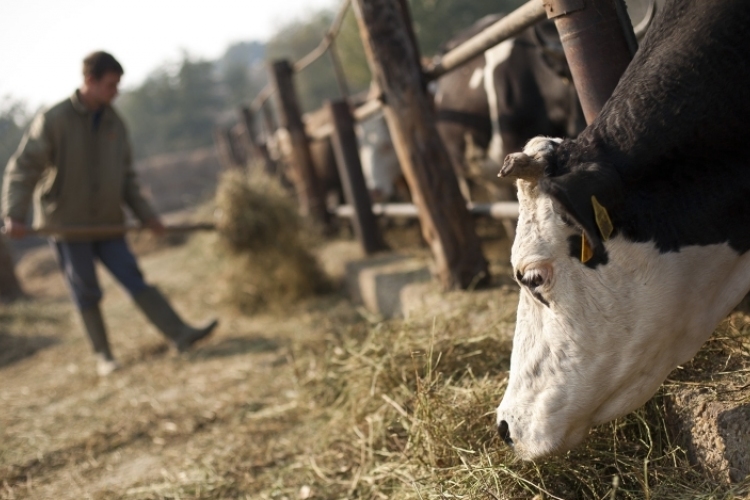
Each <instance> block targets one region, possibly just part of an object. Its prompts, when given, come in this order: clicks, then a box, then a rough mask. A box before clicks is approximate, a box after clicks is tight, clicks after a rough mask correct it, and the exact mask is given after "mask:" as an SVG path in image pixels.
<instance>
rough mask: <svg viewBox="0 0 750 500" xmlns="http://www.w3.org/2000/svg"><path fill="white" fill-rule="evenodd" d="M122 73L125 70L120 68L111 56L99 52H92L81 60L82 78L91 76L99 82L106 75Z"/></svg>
mask: <svg viewBox="0 0 750 500" xmlns="http://www.w3.org/2000/svg"><path fill="white" fill-rule="evenodd" d="M124 72H125V70H123V69H122V66H121V65H120V63H119V62H117V59H115V58H114V57H113V56H112V54H109V53H107V52H104V51H101V50H99V51H96V52H92V53H91V54H89V55H87V56H86V59H84V60H83V76H84V78H85V77H87V76H89V75H91V76H93V77H94V78H95V79H96V80H101V78H102V77H103V76H104V75H105V74H106V73H117V74H118V75H122V74H123V73H124Z"/></svg>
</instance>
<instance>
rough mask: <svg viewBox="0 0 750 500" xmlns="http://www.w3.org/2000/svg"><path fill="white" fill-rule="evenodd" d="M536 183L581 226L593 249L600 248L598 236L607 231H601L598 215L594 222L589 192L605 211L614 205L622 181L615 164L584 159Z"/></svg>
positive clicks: (619, 192) (618, 202) (600, 240)
mask: <svg viewBox="0 0 750 500" xmlns="http://www.w3.org/2000/svg"><path fill="white" fill-rule="evenodd" d="M539 187H540V189H541V190H542V192H543V193H545V194H547V195H549V196H550V197H551V198H552V200H553V201H554V202H555V204H556V205H557V206H558V208H559V209H561V210H562V211H563V212H564V213H565V214H566V215H567V216H568V217H570V218H571V219H572V220H573V221H574V222H575V223H576V224H578V225H579V226H580V227H581V228H582V229H583V232H584V233H585V234H586V239H587V241H588V242H589V244H590V245H591V247H592V249H593V250H594V253H599V252H603V251H604V245H603V241H602V240H603V239H607V238H608V237H609V236H610V234H602V232H601V231H602V230H601V229H600V227H601V215H600V222H599V224H597V217H596V213H595V209H594V205H595V203H592V196H593V197H595V199H596V203H598V204H599V205H601V207H603V208H604V209H605V211H606V212H608V213H610V214H611V213H613V212H614V211H615V210H616V209H617V207H618V205H619V204H620V203H621V202H622V199H623V184H622V180H621V179H620V175H619V174H618V173H617V171H616V170H615V168H614V167H612V165H609V164H606V163H586V164H583V165H579V166H578V167H577V168H576V169H575V170H573V171H571V172H569V173H567V174H564V175H560V176H557V177H545V178H543V179H541V180H540V181H539Z"/></svg>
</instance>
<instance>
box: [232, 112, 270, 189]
mask: <svg viewBox="0 0 750 500" xmlns="http://www.w3.org/2000/svg"><path fill="white" fill-rule="evenodd" d="M239 114H240V123H242V125H243V127H244V136H243V137H244V139H245V145H246V147H247V149H248V150H249V151H250V152H251V157H254V158H256V159H257V160H259V161H260V162H261V163H262V164H263V169H264V170H265V172H266V173H267V174H272V173H273V172H275V170H276V169H275V166H274V162H273V160H272V159H271V155H269V154H268V148H267V147H266V145H265V143H263V142H260V141H258V138H257V136H256V135H255V114H254V113H253V111H252V110H251V109H250V107H249V106H242V107H241V108H240V109H239Z"/></svg>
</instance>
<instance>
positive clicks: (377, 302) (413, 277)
mask: <svg viewBox="0 0 750 500" xmlns="http://www.w3.org/2000/svg"><path fill="white" fill-rule="evenodd" d="M431 279H432V274H431V273H430V270H429V267H428V265H427V263H426V261H425V260H423V259H418V258H415V257H407V256H404V255H399V254H383V255H379V256H375V257H369V258H365V259H360V260H356V261H352V262H348V263H347V264H346V287H347V291H348V293H349V295H350V297H351V298H352V300H354V301H355V302H357V303H360V304H363V305H364V306H365V307H366V308H367V310H368V311H370V312H372V313H373V314H378V315H380V316H382V317H384V318H395V317H400V316H402V306H401V290H402V289H403V288H404V287H405V286H407V285H409V284H411V283H422V282H427V281H430V280H431Z"/></svg>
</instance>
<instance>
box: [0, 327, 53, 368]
mask: <svg viewBox="0 0 750 500" xmlns="http://www.w3.org/2000/svg"><path fill="white" fill-rule="evenodd" d="M57 343H58V340H57V339H55V338H53V337H49V336H46V335H33V336H26V335H11V334H8V333H3V332H0V369H1V368H5V367H6V366H9V365H12V364H13V363H16V362H18V361H21V360H22V359H25V358H28V357H30V356H33V355H34V354H36V353H37V352H39V351H41V350H42V349H46V348H48V347H50V346H53V345H55V344H57Z"/></svg>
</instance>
